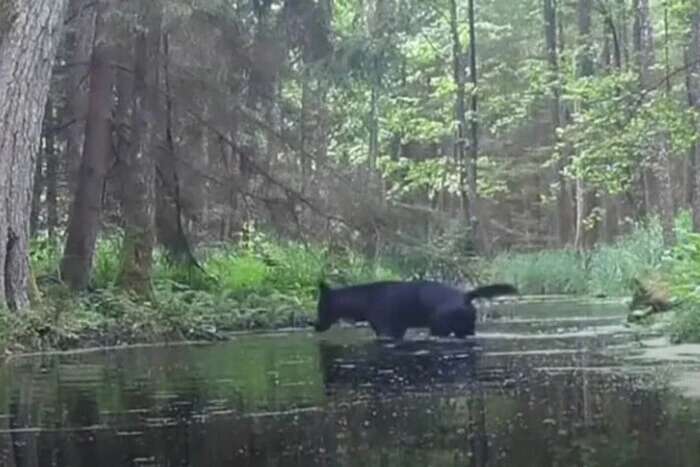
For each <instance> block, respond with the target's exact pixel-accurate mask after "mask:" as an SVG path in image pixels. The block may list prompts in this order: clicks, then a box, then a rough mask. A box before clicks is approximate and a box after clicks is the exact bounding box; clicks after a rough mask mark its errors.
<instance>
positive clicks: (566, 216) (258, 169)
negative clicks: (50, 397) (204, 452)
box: [0, 0, 700, 350]
mask: <svg viewBox="0 0 700 467" xmlns="http://www.w3.org/2000/svg"><path fill="white" fill-rule="evenodd" d="M4 4H7V5H8V7H7V8H9V9H10V10H9V12H10V13H11V14H6V15H0V16H2V17H3V19H2V20H0V102H3V106H2V108H1V109H0V113H1V114H2V115H1V116H2V118H0V218H2V219H3V220H7V221H8V222H4V221H3V222H2V223H0V308H1V309H2V312H1V314H0V319H1V320H2V321H3V323H2V329H0V341H1V342H3V343H4V344H3V345H4V346H5V347H7V348H8V349H10V350H14V349H21V348H24V349H30V348H37V347H42V348H68V347H74V346H81V345H88V344H96V345H101V344H104V343H117V342H140V341H148V340H152V339H156V338H157V339H200V338H204V339H216V338H220V337H222V336H223V335H225V333H226V332H229V331H231V330H237V329H258V328H268V327H285V326H294V325H299V324H301V323H305V322H306V320H308V318H309V316H310V313H312V310H313V302H314V294H315V287H316V283H317V282H318V280H319V279H320V278H328V279H329V280H330V281H332V282H335V283H339V284H342V283H356V282H361V281H367V280H375V279H381V278H388V277H401V278H417V277H424V278H432V279H438V280H446V281H450V282H456V283H461V284H464V283H473V282H475V281H478V280H486V279H488V278H493V279H499V280H510V281H513V282H515V283H516V284H517V285H518V286H519V287H520V288H521V289H522V290H523V292H525V293H534V294H542V293H545V294H552V293H563V294H577V295H588V296H606V297H616V296H624V295H627V296H629V295H632V294H633V293H634V291H635V288H636V289H639V288H640V285H641V288H642V289H649V288H650V287H651V286H653V285H657V286H658V285H659V284H661V283H662V282H663V283H664V284H666V285H664V286H663V290H664V294H663V295H664V296H668V297H670V298H671V299H673V300H675V298H678V302H677V303H679V306H678V309H679V310H681V311H682V312H679V313H677V316H678V321H677V322H676V324H675V327H674V331H673V335H674V336H675V337H674V338H675V339H677V340H687V339H691V338H692V336H693V335H694V333H700V329H699V328H698V326H696V321H698V320H700V319H698V317H697V316H696V315H695V313H696V311H695V310H696V309H697V307H695V306H694V305H693V304H694V303H697V302H700V299H698V296H697V295H698V292H697V291H696V284H697V283H698V282H697V280H698V277H697V275H696V274H697V273H696V272H695V271H696V270H697V268H695V262H696V261H697V255H698V253H697V252H696V250H695V249H696V248H698V243H699V242H698V237H696V235H697V234H698V232H700V142H699V141H698V125H699V123H698V122H699V121H700V120H699V117H698V111H700V60H698V57H700V4H698V2H697V0H664V1H662V0H597V1H593V0H574V1H571V2H556V1H553V0H523V1H518V2H513V1H512V0H493V1H489V2H482V1H479V0H402V1H398V0H338V1H330V0H317V1H316V0H314V1H312V0H293V1H292V0H265V1H257V0H198V1H196V2H193V1H190V0H167V1H166V0H153V1H148V2H141V1H136V0H131V1H125V2H117V1H115V0H98V1H93V0H60V1H59V0H56V1H54V2H13V1H9V2H4ZM15 10H17V11H15ZM20 10H21V11H20ZM29 21H36V22H37V23H36V24H28V22H29ZM39 22H41V23H39ZM32 31H40V33H37V35H36V36H33V35H30V32H32ZM18 62H19V63H22V64H23V66H22V67H20V68H21V69H22V70H26V73H27V74H26V76H23V77H22V79H17V77H16V76H14V75H13V70H12V68H11V67H9V66H8V64H13V63H18ZM22 83H31V86H23V85H22ZM3 99H4V100H3ZM17 135H20V137H17ZM18 142H21V143H22V144H21V145H20V144H18ZM682 213H685V214H682ZM679 216H680V217H683V216H684V217H683V219H685V220H684V221H683V222H685V224H684V227H683V229H682V230H681V229H679V228H678V227H677V224H678V221H676V219H678V218H679ZM647 292H649V291H648V290H647ZM637 295H638V296H639V297H642V298H644V297H645V296H646V297H647V299H648V297H658V296H660V294H658V293H656V294H655V293H651V294H649V293H647V294H646V295H645V293H641V294H637ZM642 301H644V300H642ZM673 303H674V304H675V303H676V302H675V301H674V302H673Z"/></svg>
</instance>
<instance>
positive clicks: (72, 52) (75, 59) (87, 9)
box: [64, 0, 97, 193]
mask: <svg viewBox="0 0 700 467" xmlns="http://www.w3.org/2000/svg"><path fill="white" fill-rule="evenodd" d="M91 3H92V2H91V0H69V7H68V11H69V15H70V16H71V17H72V18H73V19H72V21H71V22H70V24H69V26H68V28H67V31H66V40H65V41H64V44H65V45H64V47H65V48H66V49H67V51H68V53H67V57H66V59H67V61H68V62H70V63H73V64H75V65H74V66H72V67H71V68H70V70H69V71H68V73H67V76H66V79H65V81H64V83H65V98H66V110H67V114H68V115H66V117H65V118H66V120H71V119H72V120H74V122H73V124H71V125H70V126H69V127H68V128H67V130H66V132H65V136H66V150H65V167H66V171H67V174H66V175H67V180H68V187H69V190H70V192H71V193H75V190H76V187H77V185H78V178H79V173H80V165H81V161H82V151H83V145H84V143H85V122H86V117H87V113H88V92H89V79H87V77H88V68H87V67H86V66H83V65H82V64H87V63H89V62H90V57H91V53H92V47H93V41H94V36H95V19H96V10H97V8H95V7H94V5H91Z"/></svg>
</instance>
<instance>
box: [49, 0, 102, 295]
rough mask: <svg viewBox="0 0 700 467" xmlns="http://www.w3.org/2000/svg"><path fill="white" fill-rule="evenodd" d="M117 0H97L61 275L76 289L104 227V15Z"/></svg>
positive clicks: (81, 286) (85, 279)
mask: <svg viewBox="0 0 700 467" xmlns="http://www.w3.org/2000/svg"><path fill="white" fill-rule="evenodd" d="M112 1H114V0H100V1H99V2H98V3H97V17H96V20H95V37H94V40H93V51H92V57H91V59H90V92H89V102H88V116H87V123H86V125H85V139H84V145H83V157H82V162H81V164H80V175H79V178H78V185H77V187H76V191H75V196H74V198H73V205H72V208H71V212H70V217H69V220H68V228H67V239H66V247H65V250H64V253H63V260H62V261H61V277H62V279H63V280H64V281H65V282H66V283H67V284H68V285H69V286H70V287H71V288H72V289H73V290H82V289H84V288H86V287H87V285H88V282H89V280H90V272H91V269H92V257H93V255H94V253H95V242H96V241H97V234H98V231H99V228H100V214H101V211H102V192H103V186H104V180H105V175H106V173H107V170H108V164H109V160H110V158H111V150H112V134H111V133H112V118H111V110H112V103H113V100H112V86H113V81H114V73H113V70H112V67H111V64H110V59H111V57H112V50H111V45H110V43H111V38H110V37H109V34H108V29H109V26H108V25H107V24H106V23H107V18H106V16H107V15H108V13H109V12H110V10H111V8H112V4H111V2H112Z"/></svg>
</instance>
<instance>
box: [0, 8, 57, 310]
mask: <svg viewBox="0 0 700 467" xmlns="http://www.w3.org/2000/svg"><path fill="white" fill-rule="evenodd" d="M65 6H66V1H65V0H33V1H26V0H25V1H20V0H4V1H2V2H0V10H2V11H0V103H2V104H1V105H0V219H1V220H0V307H2V306H4V305H8V306H9V307H10V308H12V309H15V310H20V309H24V308H26V307H27V306H28V305H29V297H30V290H29V289H30V286H31V283H32V281H31V278H30V272H29V214H30V210H31V195H32V187H33V176H34V163H35V160H36V156H37V152H38V151H39V143H40V139H41V123H42V121H43V117H44V111H45V106H46V99H47V97H48V91H49V83H50V80H51V69H52V67H53V63H54V60H55V57H56V50H57V46H58V43H59V41H60V37H61V29H62V26H63V24H62V23H63V13H64V10H65Z"/></svg>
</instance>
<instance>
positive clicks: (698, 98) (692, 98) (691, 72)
mask: <svg viewBox="0 0 700 467" xmlns="http://www.w3.org/2000/svg"><path fill="white" fill-rule="evenodd" d="M688 57H689V60H688V62H689V64H692V65H691V66H689V67H688V69H687V70H688V76H687V78H686V85H687V87H688V103H689V104H690V105H691V106H692V107H693V108H695V109H696V110H697V111H698V112H700V63H698V61H697V60H698V57H700V7H698V8H697V9H696V11H694V12H693V13H692V15H691V32H690V38H689V44H688ZM695 126H696V128H698V131H700V119H697V118H696V121H695ZM691 168H692V170H691V174H692V175H691V176H690V179H691V180H692V185H691V189H690V190H689V191H690V192H691V193H692V196H691V208H692V213H693V229H694V231H695V232H700V144H698V143H697V142H696V143H695V144H694V145H693V152H692V153H691Z"/></svg>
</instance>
